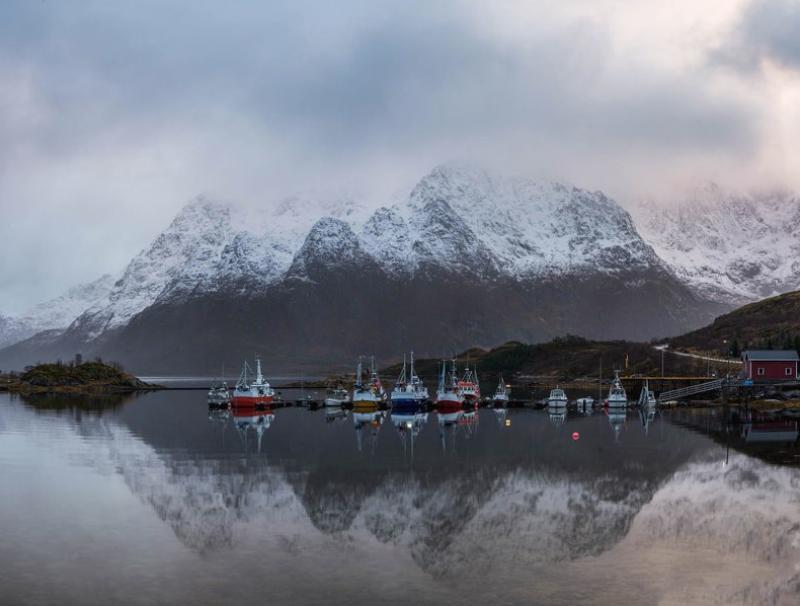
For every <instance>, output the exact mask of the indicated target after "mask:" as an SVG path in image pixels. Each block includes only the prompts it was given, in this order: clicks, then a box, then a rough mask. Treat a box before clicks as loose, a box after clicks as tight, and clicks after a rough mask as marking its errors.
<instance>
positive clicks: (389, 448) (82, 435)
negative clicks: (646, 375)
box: [0, 391, 800, 605]
mask: <svg viewBox="0 0 800 606" xmlns="http://www.w3.org/2000/svg"><path fill="white" fill-rule="evenodd" d="M203 396H204V394H203V392H193V391H185V392H159V393H153V394H148V395H143V396H139V397H130V398H127V399H126V398H120V399H117V400H115V401H109V400H74V399H63V398H58V397H51V398H36V399H25V398H21V397H11V396H8V395H2V396H0V470H2V474H0V495H2V497H1V498H0V532H1V533H2V540H1V541H0V570H2V582H0V603H2V604H55V603H58V604H108V603H134V604H153V603H169V604H176V603H193V604H198V603H199V604H227V603H236V604H264V603H268V604H325V603H347V604H376V603H377V604H383V603H385V604H391V603H403V604H435V603H448V604H449V603H470V604H472V603H474V604H488V603H491V604H576V603H588V604H615V605H618V604H634V605H638V604H641V605H649V604H677V603H681V604H730V603H741V604H761V603H767V604H796V603H797V598H798V595H799V594H798V592H800V574H799V573H798V566H799V565H800V557H799V556H800V552H799V550H800V506H798V503H800V472H798V469H797V468H796V467H794V466H793V465H791V464H785V463H787V462H788V463H791V462H792V461H793V457H794V445H793V444H787V443H786V442H785V441H784V442H783V443H774V444H766V445H761V446H758V447H757V448H754V449H751V448H750V446H751V445H752V444H751V442H752V441H751V442H745V441H744V440H743V439H741V436H740V434H736V435H733V434H730V433H729V434H725V433H724V431H721V430H720V431H717V430H718V429H719V428H720V427H723V424H721V423H720V419H719V418H718V413H715V412H714V411H694V412H692V413H687V412H680V413H679V412H677V411H664V412H659V413H658V414H657V415H656V416H655V418H653V419H652V420H650V421H648V419H647V418H646V417H645V416H640V414H639V413H638V412H636V411H631V412H628V414H627V416H624V415H622V416H614V415H612V416H608V415H606V414H605V413H604V412H603V411H602V410H601V411H597V412H595V413H594V414H591V415H580V414H577V413H573V412H570V413H569V414H568V415H567V416H566V418H563V417H562V416H561V415H549V414H548V413H547V411H527V410H525V411H523V410H511V411H510V412H509V413H508V414H507V415H505V416H504V415H502V414H498V413H496V412H495V411H492V410H481V411H480V413H479V414H478V416H477V418H476V419H462V420H461V421H460V422H459V423H456V424H454V425H447V426H445V423H443V422H442V421H441V420H440V419H438V418H437V415H436V413H430V414H429V415H428V418H427V421H425V422H424V423H423V424H422V426H421V429H420V430H419V433H418V435H417V436H416V437H415V438H414V439H413V440H412V433H413V431H412V429H413V428H408V427H405V426H403V427H402V428H401V429H398V428H397V427H396V426H395V425H394V424H393V423H392V421H391V418H389V417H387V419H386V420H385V421H384V422H383V424H381V425H378V424H376V425H370V424H366V425H364V426H362V427H361V428H360V430H357V429H356V428H355V426H354V422H353V419H352V417H351V416H333V415H327V414H326V413H325V411H322V410H319V411H311V410H307V409H304V408H282V409H277V410H275V411H273V413H274V417H271V418H266V419H262V420H261V422H260V428H261V431H260V440H259V431H257V430H256V428H255V427H249V428H243V427H242V426H241V425H242V423H240V426H239V427H237V425H236V423H235V422H234V419H233V418H230V417H226V415H225V414H224V413H210V412H209V410H208V408H207V406H206V404H205V401H204V397H203ZM574 432H577V433H578V435H577V436H575V437H577V438H578V439H574V438H573V433H574ZM723 434H724V435H725V436H726V437H725V438H724V439H722V438H721V437H720V436H722V435H723ZM751 436H752V434H751Z"/></svg>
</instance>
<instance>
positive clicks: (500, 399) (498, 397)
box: [492, 375, 509, 408]
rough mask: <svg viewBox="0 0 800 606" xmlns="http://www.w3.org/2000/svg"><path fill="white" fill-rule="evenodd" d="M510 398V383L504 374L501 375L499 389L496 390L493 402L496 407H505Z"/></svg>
mask: <svg viewBox="0 0 800 606" xmlns="http://www.w3.org/2000/svg"><path fill="white" fill-rule="evenodd" d="M508 400H509V394H508V385H506V383H505V381H503V375H500V381H499V382H498V383H497V389H495V390H494V395H493V396H492V404H493V405H494V407H495V408H503V407H505V406H507V405H508Z"/></svg>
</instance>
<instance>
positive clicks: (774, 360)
mask: <svg viewBox="0 0 800 606" xmlns="http://www.w3.org/2000/svg"><path fill="white" fill-rule="evenodd" d="M797 362H798V355H797V352H796V351H795V350H793V349H790V350H774V349H748V350H747V351H743V352H742V364H743V365H744V368H743V372H744V378H745V379H752V380H753V381H796V380H797Z"/></svg>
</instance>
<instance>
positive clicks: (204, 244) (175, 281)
mask: <svg viewBox="0 0 800 606" xmlns="http://www.w3.org/2000/svg"><path fill="white" fill-rule="evenodd" d="M231 239H232V229H231V225H230V211H229V209H228V208H226V207H224V206H221V205H218V204H215V203H213V202H211V201H209V200H207V199H206V198H204V197H198V198H196V199H195V200H194V201H193V202H191V203H190V204H188V205H187V206H185V207H184V208H183V209H182V210H181V212H180V213H179V214H178V216H176V217H175V219H174V220H173V221H172V223H171V224H170V226H169V227H168V228H167V229H166V230H164V231H163V232H162V233H161V234H160V235H159V236H158V237H156V239H155V240H154V241H153V243H152V244H151V245H150V246H149V247H148V248H146V249H145V250H143V251H142V252H140V253H139V254H138V255H137V256H136V257H135V258H134V259H133V260H132V261H131V262H130V264H129V265H128V267H127V268H126V269H125V272H124V274H123V275H122V277H121V278H120V280H119V281H118V282H117V283H116V284H115V286H114V288H113V289H112V291H111V292H110V293H109V295H108V296H107V297H106V298H104V299H103V300H102V301H99V302H98V303H97V304H95V305H94V306H92V307H90V308H89V309H87V310H86V311H85V312H84V313H83V314H82V315H81V316H80V317H79V318H78V319H77V320H76V321H75V322H74V323H73V325H72V326H71V327H70V329H71V330H72V329H78V330H80V331H81V332H83V333H84V334H86V335H87V336H88V338H90V339H91V338H95V337H97V336H99V335H100V334H101V333H102V332H104V331H106V330H109V329H113V328H117V327H119V326H124V325H125V324H126V323H127V322H128V321H129V320H130V319H131V318H132V317H133V316H134V315H136V314H137V313H139V312H140V311H142V310H143V309H145V308H146V307H148V306H150V305H152V304H153V303H155V302H156V301H157V300H159V299H162V300H163V299H169V298H175V297H178V296H180V295H181V294H187V293H191V292H192V291H193V290H194V289H195V288H196V287H197V285H198V284H200V283H203V282H204V281H207V280H208V278H209V275H210V273H211V272H212V271H213V269H214V267H215V264H216V262H217V260H218V259H219V258H220V254H221V252H222V250H223V249H224V247H225V246H226V245H227V244H228V242H230V241H231Z"/></svg>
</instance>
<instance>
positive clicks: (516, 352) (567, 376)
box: [381, 336, 708, 381]
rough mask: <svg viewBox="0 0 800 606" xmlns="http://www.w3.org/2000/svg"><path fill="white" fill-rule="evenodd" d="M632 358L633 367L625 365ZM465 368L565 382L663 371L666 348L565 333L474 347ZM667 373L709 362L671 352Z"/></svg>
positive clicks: (431, 372)
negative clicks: (618, 373) (548, 338)
mask: <svg viewBox="0 0 800 606" xmlns="http://www.w3.org/2000/svg"><path fill="white" fill-rule="evenodd" d="M626 356H627V362H628V363H627V366H626V364H625V361H626ZM457 359H458V361H459V364H460V365H462V366H463V364H464V362H466V361H467V360H469V361H470V363H471V364H477V366H478V372H479V375H480V376H481V378H482V379H483V380H487V379H488V378H489V377H496V376H497V375H498V374H499V373H503V375H504V377H505V378H506V379H507V380H511V379H512V378H515V379H516V380H525V379H533V378H547V379H555V380H559V381H567V380H576V379H583V378H588V379H596V378H597V376H598V373H599V370H600V362H601V360H602V364H603V375H604V377H605V378H606V379H608V378H609V377H610V376H612V371H613V369H615V368H617V369H619V370H621V372H622V374H623V375H634V374H636V375H659V374H660V373H661V352H659V351H657V350H656V349H654V348H653V346H652V345H650V344H648V343H635V342H631V341H590V340H588V339H583V338H580V337H573V336H567V337H560V338H557V339H554V340H552V341H550V342H548V343H540V344H536V345H529V344H525V343H519V342H516V341H512V342H509V343H505V344H504V345H501V346H499V347H496V348H494V349H490V350H485V349H479V348H473V349H470V350H467V351H465V352H462V353H460V354H459V355H458V356H457ZM665 365H666V366H665V371H666V373H667V374H671V375H676V374H679V375H686V374H689V375H702V374H705V373H706V372H707V370H708V368H707V364H706V363H705V362H703V361H700V360H694V359H691V358H676V357H674V356H667V358H666V360H665ZM400 368H401V365H400V364H395V365H394V366H391V367H389V368H386V369H385V370H384V371H382V373H381V374H385V375H388V376H390V377H391V376H395V375H397V374H399V372H400ZM416 369H417V372H418V374H419V375H420V376H422V377H424V378H425V379H426V380H428V381H430V380H432V379H434V378H435V377H436V376H437V375H438V373H439V372H440V369H441V360H437V359H425V360H417V361H416Z"/></svg>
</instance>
